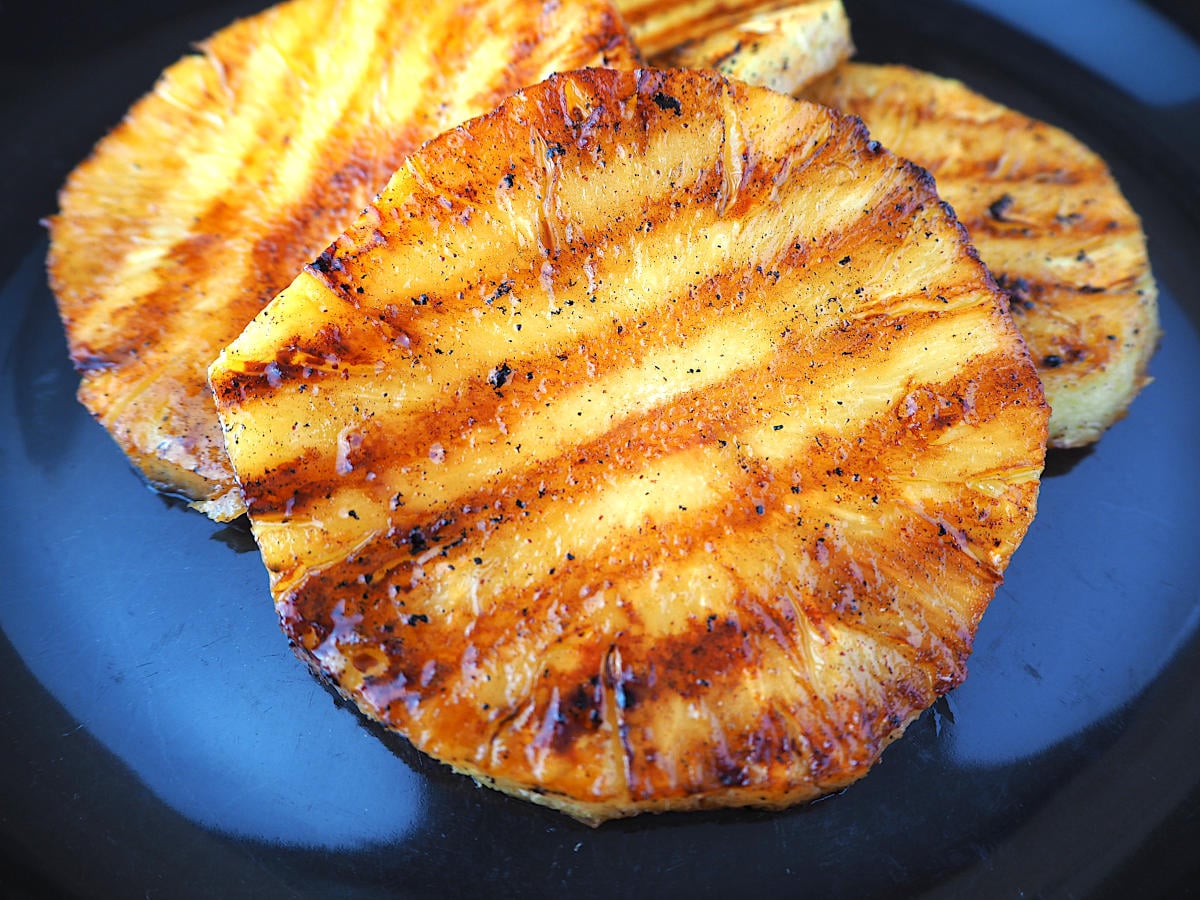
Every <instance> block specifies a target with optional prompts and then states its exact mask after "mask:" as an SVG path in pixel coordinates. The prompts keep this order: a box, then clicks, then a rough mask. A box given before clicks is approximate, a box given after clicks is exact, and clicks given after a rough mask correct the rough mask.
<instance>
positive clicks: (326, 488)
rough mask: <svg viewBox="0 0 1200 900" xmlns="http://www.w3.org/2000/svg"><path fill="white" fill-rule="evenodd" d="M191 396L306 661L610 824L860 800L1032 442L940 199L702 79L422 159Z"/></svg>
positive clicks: (759, 92) (535, 790)
mask: <svg viewBox="0 0 1200 900" xmlns="http://www.w3.org/2000/svg"><path fill="white" fill-rule="evenodd" d="M210 382H211V384H212V388H213V392H214V396H215V398H216V401H217V405H218V409H219V411H220V415H221V419H222V422H223V427H224V429H225V438H226V442H227V445H228V448H229V453H230V457H231V459H232V461H233V464H234V466H235V468H236V471H237V473H238V477H239V479H240V481H241V483H242V485H243V486H244V488H245V492H246V500H247V503H248V505H249V511H250V516H251V520H252V522H253V525H254V530H255V535H256V537H257V539H258V541H259V544H260V546H261V548H262V552H263V557H264V559H265V561H266V564H267V566H268V568H269V570H270V572H271V576H272V585H273V591H274V594H275V600H276V604H277V608H278V611H279V613H280V616H281V619H282V621H283V624H284V627H285V630H286V631H287V633H288V634H289V636H290V637H291V638H292V639H293V641H294V642H295V644H296V646H297V649H298V652H299V653H300V654H301V655H302V656H303V657H304V658H305V659H306V660H307V661H308V662H309V663H310V664H311V665H312V666H313V667H314V668H316V669H317V670H318V671H320V672H322V673H324V674H325V675H327V676H328V677H329V678H330V679H331V680H332V681H333V682H334V683H335V684H336V685H337V686H338V688H339V690H341V691H342V692H343V693H344V694H345V695H346V696H347V697H349V698H350V699H352V700H353V701H354V702H355V703H356V704H357V705H358V707H359V708H360V709H361V710H362V711H363V712H364V713H366V714H367V715H368V716H371V717H373V718H376V719H378V720H379V721H381V722H383V723H384V724H385V725H387V726H389V727H391V728H394V729H396V730H398V731H400V732H401V733H402V734H404V735H405V736H407V737H408V738H409V739H410V740H411V741H412V742H413V743H414V744H415V745H416V746H417V747H418V748H420V749H421V750H423V751H425V752H427V753H430V754H432V755H433V756H435V757H436V758H438V759H441V760H443V761H445V762H447V763H449V764H450V765H451V766H453V767H455V768H456V769H458V770H459V771H462V772H465V773H468V774H470V775H472V776H474V777H476V778H479V779H481V780H483V781H485V782H487V783H490V784H493V785H495V786H496V787H498V788H500V789H502V790H505V791H508V792H511V793H515V794H518V795H520V796H524V797H527V798H528V799H531V800H533V801H535V802H539V803H546V804H549V805H551V806H554V807H557V808H560V809H563V810H565V811H566V812H568V813H570V814H571V815H574V816H577V817H579V818H581V819H584V820H588V821H593V822H595V821H601V820H603V819H607V818H611V817H614V816H624V815H631V814H635V813H638V812H643V811H662V810H667V809H688V808H696V807H711V806H737V805H759V806H781V805H785V804H790V803H795V802H799V801H803V800H807V799H810V798H813V797H815V796H817V795H819V794H821V793H824V792H827V791H830V790H835V789H837V788H840V787H842V786H843V785H845V784H847V783H849V782H850V781H852V780H854V779H856V778H858V777H860V776H861V775H863V774H864V773H865V772H866V770H867V768H868V767H869V766H870V765H871V764H872V763H873V762H874V760H875V759H876V758H877V757H878V755H879V753H880V752H881V751H882V750H883V748H884V746H886V745H887V744H888V743H889V742H890V741H891V740H893V739H894V738H896V737H897V736H898V735H899V734H900V733H901V732H902V731H903V729H904V727H905V726H906V725H907V724H908V722H909V721H910V720H912V719H913V718H914V717H915V716H916V715H918V714H919V713H920V711H921V710H923V709H925V708H926V707H927V706H928V705H929V704H931V703H932V702H933V701H934V699H935V698H936V697H937V696H938V695H940V694H941V693H943V692H945V691H947V690H949V689H950V688H952V687H953V686H954V685H956V684H957V683H958V682H959V681H960V680H961V679H962V678H963V677H964V674H965V660H966V658H967V655H968V654H969V652H970V648H971V642H972V638H973V635H974V632H975V627H976V624H977V622H978V620H979V617H980V615H981V614H982V613H983V611H984V608H985V607H986V605H987V602H988V600H989V598H990V597H991V595H992V593H993V591H994V589H995V587H996V585H997V584H998V583H999V582H1000V580H1001V573H1002V571H1003V570H1004V568H1005V566H1006V564H1007V563H1008V560H1009V557H1010V555H1011V553H1012V551H1013V550H1014V548H1015V547H1016V546H1017V544H1018V543H1019V542H1020V540H1021V538H1022V536H1023V535H1024V532H1025V529H1026V527H1027V526H1028V524H1029V521H1030V519H1031V517H1032V515H1033V512H1034V506H1035V501H1036V494H1037V489H1038V478H1039V474H1040V471H1041V466H1042V461H1043V448H1044V445H1045V422H1046V409H1045V405H1044V403H1043V399H1042V394H1041V387H1040V385H1039V383H1038V380H1037V377H1036V373H1035V371H1034V368H1033V366H1032V364H1031V362H1030V360H1029V357H1028V355H1027V353H1026V351H1025V346H1024V344H1023V342H1022V341H1021V339H1020V336H1019V335H1018V334H1017V332H1016V329H1015V328H1014V327H1013V324H1012V321H1011V319H1010V318H1009V316H1008V315H1007V313H1005V312H1004V310H1003V297H1002V295H1001V294H999V292H997V291H996V289H995V287H994V285H993V284H992V282H991V280H990V279H989V278H988V277H987V275H986V272H985V270H984V269H983V267H982V266H981V265H980V264H979V262H978V261H977V259H976V258H975V256H974V253H973V251H972V250H971V249H970V247H969V246H968V244H967V243H966V240H965V237H964V235H963V232H962V230H961V228H960V227H959V225H958V224H957V222H956V221H955V220H954V219H953V217H952V216H951V215H950V214H949V213H948V212H947V210H946V209H945V208H944V206H943V205H942V204H941V203H940V201H939V200H938V198H937V196H936V194H935V193H934V191H933V186H932V182H931V180H930V179H929V178H928V176H926V175H924V174H923V173H922V172H921V171H920V170H918V169H916V168H915V167H914V166H912V165H911V164H909V163H907V162H905V161H903V160H900V159H898V158H897V157H895V156H893V155H891V154H890V153H888V152H887V151H885V150H882V149H880V148H879V147H878V145H876V144H873V143H870V142H869V141H868V140H867V137H866V135H865V132H864V130H863V129H862V127H861V125H859V124H858V123H856V122H854V121H853V120H850V119H846V118H842V117H841V116H839V115H837V114H835V113H832V112H830V111H828V110H826V109H824V108H822V107H820V106H817V105H813V104H805V103H799V102H797V101H794V100H792V99H791V98H789V97H786V96H783V95H781V94H776V93H773V92H770V91H767V90H763V89H760V88H750V87H747V86H744V85H739V84H737V83H734V82H727V81H725V80H724V79H722V78H721V77H720V76H718V75H716V74H713V73H703V72H658V71H644V72H640V73H631V72H615V71H603V70H593V71H589V72H582V73H573V74H569V75H563V76H555V77H553V78H551V79H550V80H549V81H548V82H546V83H544V84H541V85H538V86H536V87H533V88H529V89H528V90H526V91H523V92H521V93H519V94H518V95H516V96H515V97H514V98H513V99H511V100H510V101H508V102H506V103H505V104H504V105H503V106H502V107H501V108H500V109H499V110H498V111H496V112H495V113H493V114H491V115H488V116H486V117H483V118H481V119H476V120H473V121H471V122H469V123H468V124H467V125H466V126H464V127H462V128H460V129H457V130H455V131H453V132H450V133H448V134H445V135H443V136H441V137H439V138H437V139H436V140H434V141H432V142H431V143H429V144H427V145H426V146H425V147H424V148H422V149H421V150H420V151H419V152H417V153H415V154H414V155H413V156H412V157H410V159H409V160H408V162H407V163H406V164H405V166H404V167H403V168H402V169H401V170H400V171H399V172H398V173H397V175H396V176H395V178H394V179H393V180H392V182H391V183H390V185H389V186H388V188H387V189H386V190H385V191H384V192H383V194H382V196H381V197H380V198H379V199H378V200H377V201H376V202H375V203H374V204H373V205H372V206H371V207H370V208H369V209H368V210H367V212H366V213H365V214H364V216H363V217H362V218H360V219H359V221H358V222H357V223H356V224H355V225H354V226H353V227H352V228H351V229H350V230H348V231H347V232H346V233H345V234H343V235H342V236H341V237H340V238H338V240H337V241H336V243H335V244H333V245H332V246H331V247H330V248H329V250H328V251H327V252H326V253H325V254H323V255H322V256H321V257H320V258H319V259H318V260H317V262H316V263H314V264H313V265H312V266H310V267H308V268H307V269H306V270H305V271H304V272H303V273H302V274H301V275H300V276H299V277H298V278H297V279H296V281H295V282H294V283H293V284H292V285H291V286H290V287H288V288H287V289H286V290H285V291H284V292H283V293H281V294H280V295H279V297H278V298H276V299H275V300H274V301H273V302H272V303H271V304H270V306H268V307H267V309H266V310H264V311H263V312H262V313H261V314H260V315H259V316H258V317H256V318H255V320H254V321H253V322H252V323H251V324H250V325H249V326H248V327H247V329H246V330H245V332H244V333H243V334H242V335H241V337H239V338H238V339H237V340H236V341H235V342H234V343H233V344H232V345H231V346H230V347H229V348H228V349H227V350H226V351H225V352H224V353H223V354H222V355H221V356H220V358H219V359H218V360H217V362H216V363H215V364H214V365H213V367H212V369H211V371H210Z"/></svg>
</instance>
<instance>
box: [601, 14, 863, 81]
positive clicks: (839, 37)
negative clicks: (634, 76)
mask: <svg viewBox="0 0 1200 900" xmlns="http://www.w3.org/2000/svg"><path fill="white" fill-rule="evenodd" d="M617 8H618V9H619V10H620V12H621V15H623V16H624V17H625V20H626V21H627V22H628V23H629V28H630V30H631V31H632V33H633V36H634V40H635V41H636V42H637V45H638V47H639V48H641V50H642V52H643V53H645V54H646V57H647V59H649V61H650V62H651V63H652V64H653V65H656V66H659V67H662V68H672V67H680V68H695V69H710V68H711V69H717V70H718V71H720V72H721V73H723V74H724V75H727V76H729V77H730V78H737V79H739V80H741V81H746V82H749V83H751V84H761V85H764V86H766V87H770V88H773V89H774V90H777V91H783V92H784V93H791V92H792V91H795V90H797V89H798V88H800V87H802V86H803V85H805V84H807V83H808V82H810V81H812V80H813V79H814V78H817V77H818V76H820V75H824V74H825V73H826V72H828V71H829V70H831V69H832V68H834V66H836V65H837V64H838V63H840V62H842V61H843V60H845V59H848V58H849V57H850V56H851V54H852V53H853V52H854V44H853V42H852V40H851V38H850V20H849V18H848V17H847V16H846V10H845V9H844V8H843V6H842V2H841V0H791V2H787V0H783V2H781V0H732V2H722V0H617Z"/></svg>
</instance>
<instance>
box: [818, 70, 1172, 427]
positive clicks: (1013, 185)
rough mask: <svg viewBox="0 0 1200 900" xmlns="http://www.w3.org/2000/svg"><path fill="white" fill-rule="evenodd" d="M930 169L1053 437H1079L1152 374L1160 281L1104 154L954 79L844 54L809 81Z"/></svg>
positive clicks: (1116, 412) (1106, 420)
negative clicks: (998, 301) (1002, 298)
mask: <svg viewBox="0 0 1200 900" xmlns="http://www.w3.org/2000/svg"><path fill="white" fill-rule="evenodd" d="M803 96H804V97H805V98H806V99H810V100H815V101H817V102H818V103H824V104H826V105H828V106H832V107H834V108H836V109H839V110H842V111H843V112H845V113H847V114H850V115H856V116H860V117H861V118H862V119H863V120H865V121H866V123H867V126H868V127H869V128H870V129H871V133H872V135H874V136H875V137H876V138H877V139H879V140H880V141H882V142H883V143H884V144H886V145H887V146H888V148H889V149H891V150H893V151H895V152H896V153H898V154H900V155H901V156H904V157H907V158H908V159H911V160H913V161H914V162H916V163H917V164H918V165H921V166H924V167H925V168H927V169H929V171H930V172H932V173H933V174H934V175H935V176H936V177H937V183H938V191H939V193H941V195H942V196H943V197H944V198H945V199H946V201H947V202H949V203H950V205H951V206H953V207H954V209H955V212H956V213H957V214H958V216H959V218H960V219H961V221H962V222H963V224H964V225H966V226H967V231H968V232H969V233H970V235H971V240H972V242H974V244H975V246H976V248H977V249H978V250H979V256H980V258H981V259H982V260H983V261H984V263H986V264H987V266H988V267H989V268H990V269H991V271H992V272H993V273H994V274H995V276H996V279H997V280H998V281H999V282H1000V285H1001V287H1003V288H1004V289H1005V290H1006V291H1007V292H1008V293H1009V294H1010V296H1011V298H1012V302H1011V307H1012V313H1013V317H1014V319H1015V320H1016V323H1017V327H1018V328H1020V329H1021V335H1022V336H1023V337H1024V338H1025V340H1026V342H1027V343H1028V344H1029V349H1030V352H1031V353H1032V354H1033V359H1034V362H1035V363H1037V366H1038V374H1039V375H1040V376H1041V379H1042V385H1043V388H1044V389H1045V391H1046V399H1047V401H1048V402H1049V403H1050V407H1051V410H1052V411H1051V414H1050V437H1049V443H1050V446H1052V447H1081V446H1084V445H1086V444H1090V443H1093V442H1094V441H1097V440H1099V439H1100V436H1101V435H1102V434H1103V433H1104V432H1105V431H1106V430H1107V429H1108V428H1109V427H1110V426H1111V425H1112V424H1113V423H1115V422H1117V421H1118V420H1120V419H1121V418H1122V417H1123V416H1124V415H1125V411H1126V409H1128V407H1129V404H1130V403H1132V402H1133V399H1134V397H1136V396H1137V394H1138V392H1139V391H1140V390H1141V389H1142V388H1143V387H1145V386H1146V385H1147V384H1149V382H1150V378H1149V377H1148V376H1147V374H1146V369H1147V367H1148V366H1149V364H1150V357H1151V356H1152V355H1153V354H1154V350H1155V348H1156V347H1157V346H1158V339H1159V335H1160V329H1159V324H1158V289H1157V286H1156V285H1155V282H1154V276H1153V275H1152V274H1151V271H1150V258H1149V256H1148V254H1147V252H1146V237H1145V235H1144V234H1143V233H1142V226H1141V222H1140V221H1139V219H1138V216H1137V213H1135V212H1134V211H1133V209H1132V208H1131V207H1130V205H1129V202H1128V201H1127V200H1126V199H1125V197H1124V196H1123V195H1122V194H1121V189H1120V187H1119V186H1118V185H1117V182H1116V180H1115V179H1114V178H1113V176H1112V173H1110V172H1109V170H1108V167H1107V166H1106V165H1105V164H1104V160H1102V159H1101V158H1100V157H1098V156H1097V155H1096V154H1095V153H1093V152H1092V151H1091V150H1089V149H1088V148H1087V147H1085V146H1084V145H1083V144H1082V143H1080V142H1079V141H1078V140H1076V139H1075V138H1073V137H1072V136H1071V135H1069V134H1067V133H1066V132H1065V131H1062V130H1060V129H1058V128H1054V127H1053V126H1051V125H1047V124H1046V123H1045V122H1039V121H1037V120H1036V119H1031V118H1029V117H1028V116H1024V115H1022V114H1021V113H1018V112H1014V111H1013V110H1011V109H1008V108H1007V107H1004V106H1001V105H1000V104H999V103H995V102H993V101H991V100H988V99H987V98H986V97H982V96H980V95H979V94H976V93H975V92H973V91H971V90H970V89H968V88H967V87H966V86H965V85H963V84H962V83H961V82H958V81H954V80H952V79H949V78H940V77H938V76H936V75H930V74H929V73H927V72H919V71H917V70H915V69H909V68H906V67H904V66H873V65H865V64H860V63H851V64H847V65H844V66H842V67H840V68H839V69H837V70H836V71H835V72H834V73H833V74H832V75H830V76H829V77H827V78H825V79H823V80H821V81H819V82H817V83H816V84H813V85H812V86H811V87H809V88H808V89H807V90H805V91H804V93H803Z"/></svg>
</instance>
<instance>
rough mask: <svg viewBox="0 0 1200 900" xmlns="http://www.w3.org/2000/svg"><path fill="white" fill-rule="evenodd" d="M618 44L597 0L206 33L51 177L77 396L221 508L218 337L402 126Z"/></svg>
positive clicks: (420, 136)
mask: <svg viewBox="0 0 1200 900" xmlns="http://www.w3.org/2000/svg"><path fill="white" fill-rule="evenodd" d="M634 53H635V51H634V50H633V48H632V45H631V44H630V43H629V41H628V37H627V35H626V33H625V31H624V26H623V25H622V24H621V22H620V20H619V18H618V17H617V15H616V13H615V11H614V10H613V8H612V7H610V6H609V5H608V4H607V3H606V2H601V0H581V2H574V3H562V4H543V3H541V2H538V0H466V2H463V3H456V4H438V3H418V2H412V0H356V2H337V0H293V2H290V3H285V4H282V5H280V6H277V7H274V8H272V9H270V10H267V11H266V12H264V13H261V14H260V15H257V16H255V17H253V18H250V19H246V20H243V21H239V22H236V23H234V24H233V25H230V26H229V27H228V28H225V29H224V30H222V31H220V32H218V33H217V34H216V35H214V36H213V37H212V38H211V39H210V40H208V41H207V42H206V43H205V44H204V45H202V47H201V52H200V53H199V54H197V55H194V56H189V57H187V58H185V59H183V60H181V61H180V62H178V63H176V64H175V65H173V66H171V67H170V68H169V69H167V70H166V72H165V73H164V74H163V76H162V78H161V80H160V81H159V82H158V84H157V85H156V86H155V88H154V90H153V91H152V92H151V93H150V94H149V95H147V96H146V97H145V98H143V99H142V100H141V101H139V102H138V103H137V104H136V105H135V106H134V107H133V108H132V109H131V110H130V112H129V114H128V116H127V117H126V119H125V121H124V122H123V123H122V124H121V125H120V126H119V127H117V128H116V129H115V130H114V131H113V132H112V133H111V134H110V135H109V136H108V137H106V138H105V139H104V140H103V141H101V142H100V144H99V145H98V146H97V147H96V150H95V152H94V153H93V154H92V156H91V157H90V158H89V159H88V160H87V161H85V162H84V163H83V164H82V165H81V166H80V167H79V168H78V169H76V170H75V172H73V173H72V175H71V177H70V179H69V180H68V181H67V184H66V186H65V187H64V189H63V191H62V194H61V197H60V203H61V212H60V213H59V214H58V215H57V216H55V217H54V218H53V220H52V222H51V240H52V244H51V252H50V259H49V269H50V276H51V282H52V285H53V287H54V290H55V293H56V294H57V296H58V301H59V308H60V311H61V313H62V316H63V320H64V322H65V323H66V327H67V335H68V339H69V341H70V349H71V356H72V359H73V360H74V362H75V365H76V367H77V368H78V369H79V370H80V372H81V373H82V374H83V383H82V386H81V388H80V399H81V400H82V401H83V402H84V404H85V405H87V407H88V408H89V409H90V410H91V411H92V413H93V414H94V415H95V416H96V417H97V418H98V419H99V420H100V421H101V422H102V423H103V424H104V425H105V427H106V428H108V429H109V431H111V432H112V434H113V436H114V437H115V438H116V439H117V441H118V443H119V444H120V445H121V447H122V448H123V449H124V450H125V452H126V453H128V454H129V456H130V457H131V458H132V459H133V461H134V462H135V463H137V464H138V466H140V467H141V469H142V470H143V471H144V472H145V473H146V475H147V477H148V478H149V479H150V480H151V481H152V482H154V483H155V484H157V485H159V486H162V487H164V488H166V489H168V490H172V491H175V492H178V493H181V494H183V495H185V496H187V497H190V498H193V499H195V500H198V501H201V505H202V506H204V507H205V508H206V509H207V511H208V512H210V513H211V514H213V515H214V516H215V517H218V518H230V517H233V516H235V515H237V514H238V513H239V512H241V509H242V507H241V499H240V496H239V495H238V494H237V491H236V487H235V485H234V481H233V475H232V472H231V471H230V469H229V464H228V461H227V459H226V457H225V453H224V450H223V448H222V446H221V437H220V428H219V425H218V422H217V418H216V413H215V411H214V409H213V406H212V399H211V396H210V394H209V392H208V389H207V386H206V384H205V377H206V373H207V369H208V366H209V364H210V363H211V362H212V361H213V359H215V358H216V355H217V353H218V352H219V351H220V349H221V348H222V347H224V346H225V345H226V344H227V343H228V342H229V341H231V340H232V339H233V338H235V337H236V336H237V335H238V334H239V333H240V331H241V329H242V327H243V326H244V325H245V324H246V323H247V322H248V321H250V319H251V318H253V316H254V315H255V314H256V313H258V312H259V311H260V310H261V309H262V307H263V306H264V305H265V304H266V303H267V301H269V300H270V299H271V298H273V297H274V296H275V295H276V294H277V293H278V292H279V291H280V290H281V289H282V288H284V287H286V286H287V285H288V284H289V283H290V282H291V280H292V279H293V278H294V277H295V275H296V273H297V272H298V271H299V270H300V268H301V266H303V265H304V264H305V263H307V262H310V261H311V260H312V259H313V257H315V256H316V255H317V254H318V253H320V251H321V250H322V249H323V248H324V247H325V246H326V245H327V244H328V243H329V241H331V240H333V238H334V237H336V236H337V234H338V233H339V232H340V231H341V230H342V229H343V228H345V227H346V226H347V225H349V224H350V223H351V222H352V221H353V220H354V217H355V216H357V215H358V214H359V213H360V212H361V211H362V209H363V207H364V206H365V205H366V204H367V202H368V201H369V200H370V199H371V197H372V196H374V195H375V194H376V193H377V192H378V191H379V190H380V189H381V188H382V187H383V186H384V185H385V184H386V183H387V180H388V178H389V177H390V176H391V174H392V173H393V172H394V171H395V169H396V167H397V166H398V165H399V164H400V163H401V162H402V161H403V159H404V158H405V156H406V155H407V154H408V153H409V152H411V151H412V150H413V149H415V148H416V147H418V146H419V145H420V144H421V143H422V142H424V141H425V140H427V139H429V138H431V137H433V136H434V135H436V134H439V133H440V132H442V131H443V130H445V129H446V128H449V127H452V126H454V125H457V124H458V123H459V122H462V121H464V120H465V119H467V118H470V117H471V116H475V115H479V114H481V113H483V112H486V111H488V110H490V109H492V108H494V107H495V106H496V104H497V103H499V102H500V100H501V99H502V98H504V97H505V96H507V95H508V94H509V93H511V92H512V91H513V90H515V89H516V88H518V87H521V86H524V85H527V84H531V83H534V82H537V81H540V80H541V79H542V78H544V77H546V76H547V75H548V74H550V73H551V72H553V71H557V70H559V69H569V68H575V67H579V66H585V65H600V64H606V63H608V64H613V65H618V66H627V65H630V64H631V63H632V60H633V58H634Z"/></svg>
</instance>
